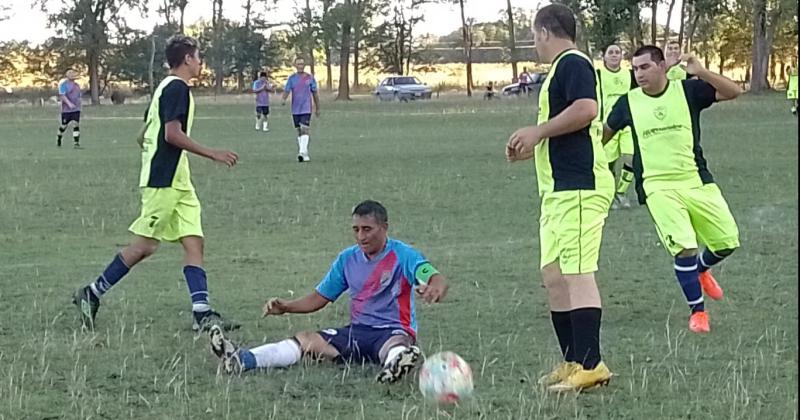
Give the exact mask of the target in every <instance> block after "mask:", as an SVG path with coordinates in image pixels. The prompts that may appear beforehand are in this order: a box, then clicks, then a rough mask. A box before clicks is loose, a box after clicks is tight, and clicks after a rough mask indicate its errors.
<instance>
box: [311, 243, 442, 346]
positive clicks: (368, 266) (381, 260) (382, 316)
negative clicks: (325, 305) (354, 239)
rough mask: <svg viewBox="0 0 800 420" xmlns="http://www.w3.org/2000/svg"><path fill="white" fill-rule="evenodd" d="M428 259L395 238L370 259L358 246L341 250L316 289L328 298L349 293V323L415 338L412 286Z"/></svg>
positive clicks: (415, 283) (331, 299) (415, 323)
mask: <svg viewBox="0 0 800 420" xmlns="http://www.w3.org/2000/svg"><path fill="white" fill-rule="evenodd" d="M427 262H428V260H426V259H425V257H424V256H423V255H422V254H421V253H420V252H419V251H417V250H416V249H414V248H412V247H411V246H409V245H407V244H405V243H403V242H401V241H397V240H394V239H388V240H387V241H386V247H385V248H384V250H383V251H382V252H381V254H380V255H378V256H377V257H375V258H373V259H372V260H369V259H367V256H366V255H365V254H364V252H363V251H362V250H361V248H360V247H359V246H357V245H356V246H352V247H350V248H347V249H345V250H344V251H342V252H341V253H340V254H339V256H338V257H337V258H336V261H334V262H333V264H332V265H331V268H330V270H329V271H328V274H327V275H326V276H325V278H324V279H323V280H322V282H320V283H319V285H318V286H317V289H316V290H317V292H318V293H319V294H320V295H322V296H323V297H325V299H328V300H330V301H335V300H336V299H337V298H338V297H339V296H341V294H342V293H344V292H345V291H348V293H349V294H350V323H351V325H366V326H370V327H375V328H402V329H403V330H404V331H406V332H407V333H408V334H410V335H411V336H412V337H416V333H417V321H416V315H415V313H414V293H413V290H412V289H413V287H414V286H415V285H417V284H419V282H418V281H417V279H416V278H415V273H416V270H417V268H418V267H419V266H420V265H422V264H424V263H427Z"/></svg>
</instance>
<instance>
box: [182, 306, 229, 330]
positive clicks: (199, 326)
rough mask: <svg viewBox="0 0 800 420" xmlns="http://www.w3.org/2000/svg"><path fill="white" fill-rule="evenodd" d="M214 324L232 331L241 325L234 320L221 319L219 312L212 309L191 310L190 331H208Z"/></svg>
mask: <svg viewBox="0 0 800 420" xmlns="http://www.w3.org/2000/svg"><path fill="white" fill-rule="evenodd" d="M214 325H216V326H219V327H220V328H222V329H223V330H224V331H232V330H236V329H239V327H241V325H240V324H238V323H236V322H233V321H229V320H226V319H223V318H222V315H220V314H219V312H216V311H213V310H208V311H205V312H194V311H193V312H192V331H194V332H198V331H209V330H210V329H211V327H212V326H214Z"/></svg>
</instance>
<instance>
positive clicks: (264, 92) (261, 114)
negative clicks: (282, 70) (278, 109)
mask: <svg viewBox="0 0 800 420" xmlns="http://www.w3.org/2000/svg"><path fill="white" fill-rule="evenodd" d="M272 92H275V88H274V87H273V86H272V83H270V81H269V78H268V77H267V72H265V71H262V72H261V74H259V76H258V79H256V80H255V81H253V93H255V94H256V131H258V130H264V131H269V94H270V93H272Z"/></svg>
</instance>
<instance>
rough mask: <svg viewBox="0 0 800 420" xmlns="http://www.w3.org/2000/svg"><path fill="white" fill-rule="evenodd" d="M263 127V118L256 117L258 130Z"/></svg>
mask: <svg viewBox="0 0 800 420" xmlns="http://www.w3.org/2000/svg"><path fill="white" fill-rule="evenodd" d="M259 128H261V118H256V130H258V129H259Z"/></svg>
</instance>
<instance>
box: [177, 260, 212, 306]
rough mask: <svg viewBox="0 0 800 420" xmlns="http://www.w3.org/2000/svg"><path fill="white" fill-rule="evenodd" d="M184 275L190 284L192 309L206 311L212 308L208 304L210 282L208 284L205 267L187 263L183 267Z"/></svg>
mask: <svg viewBox="0 0 800 420" xmlns="http://www.w3.org/2000/svg"><path fill="white" fill-rule="evenodd" d="M183 276H184V277H186V284H187V285H188V286H189V296H190V297H191V298H192V311H194V312H206V311H208V310H210V309H211V307H210V306H209V305H208V284H206V271H205V270H203V267H198V266H196V265H187V266H184V267H183Z"/></svg>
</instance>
